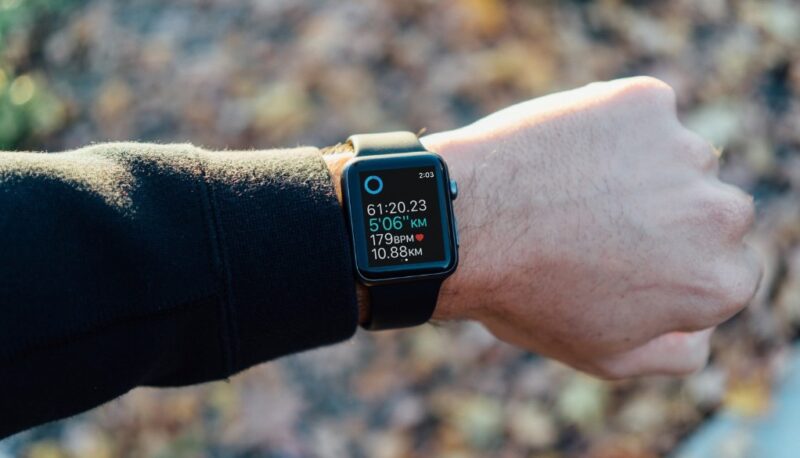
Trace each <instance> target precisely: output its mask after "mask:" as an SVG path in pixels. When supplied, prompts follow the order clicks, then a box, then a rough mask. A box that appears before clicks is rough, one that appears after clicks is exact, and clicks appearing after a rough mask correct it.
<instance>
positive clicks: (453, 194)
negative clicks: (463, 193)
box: [450, 179, 458, 200]
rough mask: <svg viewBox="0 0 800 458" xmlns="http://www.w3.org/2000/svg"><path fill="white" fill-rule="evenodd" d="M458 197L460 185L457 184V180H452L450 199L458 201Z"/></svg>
mask: <svg viewBox="0 0 800 458" xmlns="http://www.w3.org/2000/svg"><path fill="white" fill-rule="evenodd" d="M456 197H458V183H456V180H452V179H451V180H450V199H451V200H456Z"/></svg>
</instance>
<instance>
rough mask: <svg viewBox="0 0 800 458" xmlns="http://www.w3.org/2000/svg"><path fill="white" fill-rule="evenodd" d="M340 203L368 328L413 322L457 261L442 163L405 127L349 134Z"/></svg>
mask: <svg viewBox="0 0 800 458" xmlns="http://www.w3.org/2000/svg"><path fill="white" fill-rule="evenodd" d="M347 142H348V143H349V144H350V145H351V146H352V148H353V150H354V152H355V157H354V158H353V159H352V160H350V161H349V162H348V163H347V164H346V166H345V168H344V171H343V173H342V202H343V206H344V209H345V212H346V214H347V216H346V219H347V222H348V225H349V229H350V234H351V236H352V247H353V259H354V263H355V272H356V276H357V279H358V281H359V282H360V283H362V284H363V285H365V286H366V288H367V290H368V292H369V298H370V307H369V317H368V318H367V320H366V322H365V323H362V326H363V327H364V328H366V329H369V330H380V329H394V328H404V327H410V326H416V325H419V324H423V323H425V322H427V321H428V320H429V319H430V318H431V316H432V315H433V311H434V309H435V308H436V301H437V298H438V296H439V287H440V286H441V284H442V282H443V281H444V279H445V278H447V277H448V276H449V275H451V274H452V273H453V272H454V271H455V270H456V266H457V265H458V230H457V227H456V218H455V216H454V214H453V203H452V201H453V200H454V199H455V198H456V196H457V194H458V186H457V185H456V182H455V181H453V180H451V179H450V177H449V175H448V172H447V165H446V164H445V162H444V160H443V159H442V158H441V156H439V155H438V154H436V153H433V152H430V151H427V150H426V149H425V147H424V146H423V145H422V143H420V141H419V139H418V138H417V136H416V135H414V134H413V133H411V132H388V133H382V134H364V135H353V136H351V137H350V138H349V139H348V140H347Z"/></svg>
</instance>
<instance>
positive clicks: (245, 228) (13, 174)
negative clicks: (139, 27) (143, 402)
mask: <svg viewBox="0 0 800 458" xmlns="http://www.w3.org/2000/svg"><path fill="white" fill-rule="evenodd" d="M0 230H2V232H3V234H4V235H3V237H2V238H0V253H2V259H3V262H2V263H0V313H2V315H3V320H0V344H1V345H0V373H2V374H3V377H2V379H0V392H2V393H3V395H2V396H0V411H2V412H14V413H15V415H3V416H0V417H1V419H0V436H3V435H5V434H8V433H10V432H13V431H17V430H19V429H22V428H24V427H27V426H31V425H33V424H34V423H36V422H41V421H46V420H50V419H54V418H57V417H60V416H64V415H68V414H71V413H76V412H78V411H80V410H85V409H87V408H89V407H92V406H94V405H96V404H98V403H101V402H103V401H106V400H109V399H111V398H113V397H115V396H117V395H119V394H122V393H124V392H125V391H127V390H129V389H131V388H133V387H135V386H138V385H142V384H149V385H177V384H189V383H198V382H202V381H206V380H212V379H218V378H224V377H227V376H229V375H231V374H232V373H234V372H236V371H238V370H241V369H243V368H245V367H248V366H249V365H252V364H255V363H259V362H262V361H265V360H268V359H272V358H275V357H278V356H282V355H285V354H289V353H294V352H297V351H301V350H304V349H308V348H312V347H314V346H318V345H324V344H328V343H333V342H336V341H338V340H342V339H345V338H347V337H348V336H350V335H351V334H352V333H353V332H354V330H355V325H356V307H355V297H354V288H353V283H352V278H353V277H352V272H351V271H350V262H349V250H348V248H347V247H348V242H347V238H346V231H345V228H344V222H343V219H342V217H341V210H340V208H339V205H338V204H337V202H336V198H335V194H334V189H333V186H332V184H331V181H330V176H329V174H328V171H327V169H326V167H325V165H324V162H323V161H322V160H321V158H320V157H319V153H318V152H317V151H316V150H315V149H311V148H308V149H298V150H286V151H260V152H225V153H213V152H208V151H204V150H201V149H198V148H194V147H192V146H189V145H171V146H154V145H140V144H110V145H97V146H94V147H91V148H87V149H83V150H78V151H72V152H68V153H58V154H33V153H0ZM321 298H325V300H324V301H323V300H320V299H321ZM65 377H66V378H69V379H70V382H69V383H61V380H62V379H63V378H65ZM32 380H35V381H36V382H35V383H33V382H31V381H32ZM87 387H92V389H91V390H88V389H87Z"/></svg>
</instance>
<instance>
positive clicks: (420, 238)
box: [414, 234, 425, 242]
mask: <svg viewBox="0 0 800 458" xmlns="http://www.w3.org/2000/svg"><path fill="white" fill-rule="evenodd" d="M414 238H415V239H417V242H421V241H422V239H424V238H425V234H415V235H414Z"/></svg>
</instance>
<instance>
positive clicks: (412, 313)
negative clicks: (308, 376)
mask: <svg viewBox="0 0 800 458" xmlns="http://www.w3.org/2000/svg"><path fill="white" fill-rule="evenodd" d="M347 142H348V143H349V144H350V145H352V146H353V151H354V152H355V155H356V156H371V155H378V154H397V153H412V152H420V151H426V149H425V147H424V146H423V145H422V143H420V141H419V139H418V138H417V136H416V135H414V134H413V133H411V132H388V133H383V134H363V135H353V136H351V137H350V138H348V139H347ZM442 281H444V279H443V278H433V279H418V280H411V281H408V282H403V283H391V284H383V285H372V286H367V291H368V292H369V316H368V317H367V320H366V322H364V323H362V324H361V326H362V327H363V328H364V329H369V330H371V331H377V330H381V329H394V328H405V327H411V326H417V325H420V324H423V323H425V322H427V321H428V320H430V319H431V316H432V315H433V311H434V309H435V308H436V301H437V299H438V298H439V288H440V287H441V285H442Z"/></svg>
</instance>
